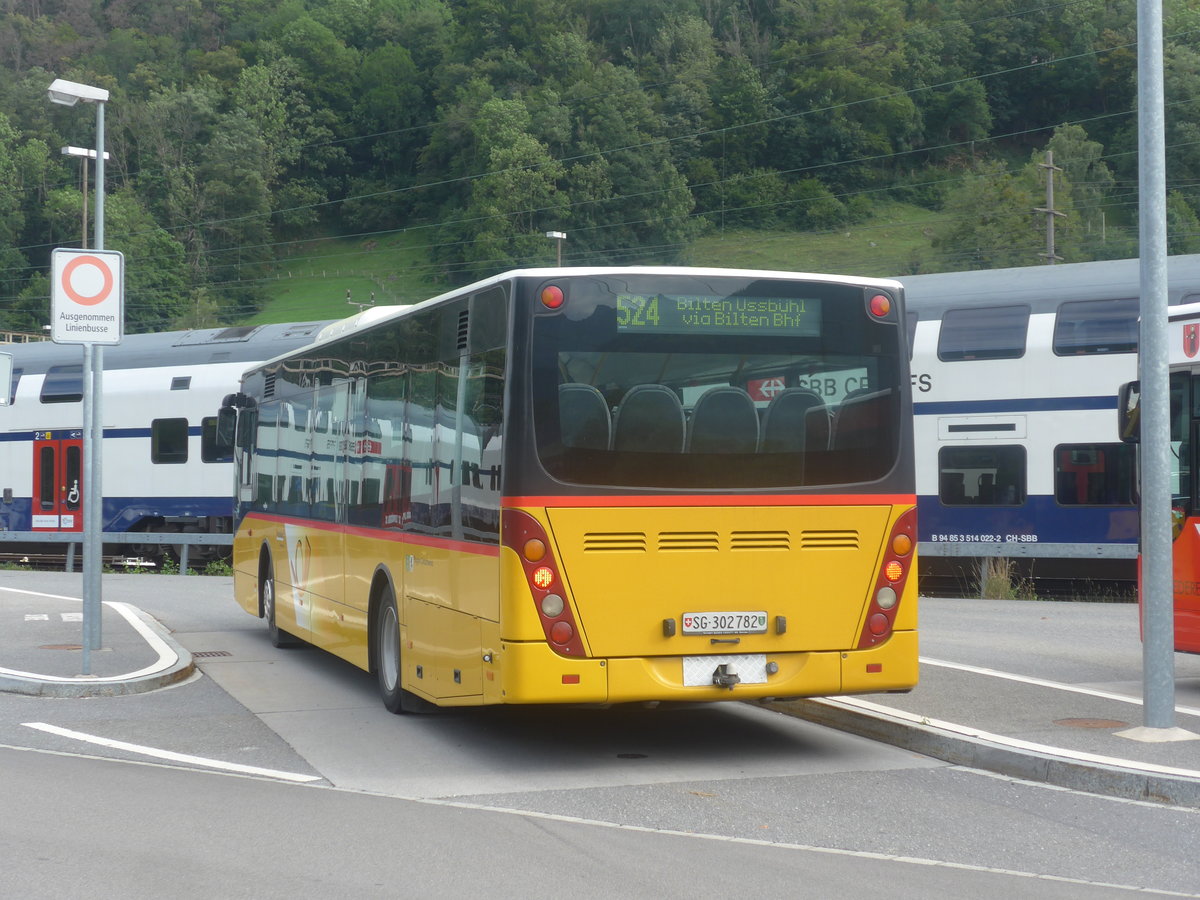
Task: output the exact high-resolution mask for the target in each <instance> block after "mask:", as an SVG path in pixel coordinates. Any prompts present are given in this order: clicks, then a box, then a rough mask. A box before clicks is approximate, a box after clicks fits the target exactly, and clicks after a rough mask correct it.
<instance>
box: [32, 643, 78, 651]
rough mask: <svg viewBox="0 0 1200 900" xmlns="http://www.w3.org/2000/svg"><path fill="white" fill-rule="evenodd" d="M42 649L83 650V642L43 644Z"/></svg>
mask: <svg viewBox="0 0 1200 900" xmlns="http://www.w3.org/2000/svg"><path fill="white" fill-rule="evenodd" d="M38 649H40V650H82V649H83V644H42V646H41V647H39V648H38Z"/></svg>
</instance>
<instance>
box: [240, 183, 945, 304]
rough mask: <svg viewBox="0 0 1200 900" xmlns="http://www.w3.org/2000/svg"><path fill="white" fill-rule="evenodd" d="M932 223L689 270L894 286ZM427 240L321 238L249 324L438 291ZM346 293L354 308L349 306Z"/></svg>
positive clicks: (890, 223)
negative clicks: (832, 276)
mask: <svg viewBox="0 0 1200 900" xmlns="http://www.w3.org/2000/svg"><path fill="white" fill-rule="evenodd" d="M936 217H937V213H934V212H930V211H929V210H926V209H922V208H920V207H916V206H907V205H904V204H889V205H887V206H885V207H881V208H880V209H879V210H878V211H877V213H876V214H875V216H873V217H872V218H871V219H870V220H868V221H865V222H861V223H859V224H856V225H853V226H847V227H845V228H840V229H838V230H836V231H828V232H819V233H818V232H797V231H762V230H757V229H749V228H739V229H729V230H724V231H722V230H719V229H714V230H712V231H710V232H709V233H708V234H706V235H705V236H703V237H701V238H699V239H698V240H697V241H696V242H695V243H694V244H693V245H692V246H691V247H690V248H688V250H687V251H686V252H685V253H684V255H683V257H682V259H681V262H682V263H683V264H685V265H692V266H718V267H726V268H742V269H778V270H782V271H791V272H833V273H837V274H841V275H876V276H891V275H899V274H903V273H905V272H911V271H914V266H915V264H916V262H917V261H918V260H919V259H921V258H923V257H925V256H927V255H928V254H929V252H930V244H929V235H930V233H931V228H932V224H933V222H934V220H935V219H936ZM426 241H427V238H426V237H425V236H424V235H422V234H416V233H406V232H400V233H396V234H389V235H384V236H378V237H371V238H324V239H320V240H312V241H306V242H303V243H300V244H297V245H296V246H295V248H294V250H293V251H292V253H291V254H290V255H289V256H288V257H286V258H285V259H283V260H281V261H280V262H279V263H278V265H277V269H276V277H275V279H274V280H273V281H272V282H271V284H270V285H269V286H268V295H269V298H270V299H269V301H268V302H267V304H266V305H265V306H264V307H263V309H262V311H261V312H259V313H258V314H257V315H256V316H254V317H253V318H252V319H250V320H249V323H250V324H256V325H257V324H265V323H274V322H303V321H310V320H313V319H340V318H344V317H346V316H350V315H353V314H354V313H356V312H358V310H359V307H358V306H356V305H354V304H356V303H364V304H366V303H370V302H371V299H372V294H373V295H374V302H375V305H378V306H387V305H392V304H407V303H414V302H416V301H419V300H424V299H425V298H427V297H432V296H434V295H436V294H440V293H441V292H442V291H444V290H446V289H447V285H446V284H445V283H444V282H437V281H435V280H434V278H433V277H432V276H433V274H434V273H435V272H436V271H437V269H436V267H435V266H434V265H432V264H431V263H430V261H429V258H428V256H427V254H426ZM347 291H349V292H350V294H349V296H350V301H352V302H347V293H346V292H347Z"/></svg>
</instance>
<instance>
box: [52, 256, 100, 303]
mask: <svg viewBox="0 0 1200 900" xmlns="http://www.w3.org/2000/svg"><path fill="white" fill-rule="evenodd" d="M84 267H86V268H84ZM59 278H60V282H61V286H62V289H63V293H64V294H66V295H67V296H68V297H69V298H70V299H71V300H73V301H74V302H76V303H78V304H79V305H80V306H95V305H96V304H97V303H103V302H104V301H105V300H107V299H108V295H109V294H110V293H112V289H113V273H112V269H110V268H109V264H108V262H106V261H105V260H103V259H101V258H100V257H98V256H90V255H89V256H74V257H72V258H71V260H70V261H69V262H68V263H67V264H66V265H65V266H63V270H62V275H61V276H59ZM97 281H99V287H98V288H97Z"/></svg>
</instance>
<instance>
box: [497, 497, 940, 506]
mask: <svg viewBox="0 0 1200 900" xmlns="http://www.w3.org/2000/svg"><path fill="white" fill-rule="evenodd" d="M916 504H917V495H916V494H721V495H699V494H693V495H687V496H676V497H663V496H659V495H654V496H649V495H641V496H621V497H602V496H596V495H594V494H589V495H587V496H581V497H502V498H501V499H500V505H501V506H503V507H513V508H517V507H525V508H528V507H547V508H553V507H556V506H572V507H576V506H591V507H606V506H611V507H621V506H650V507H654V506H696V507H701V506H916Z"/></svg>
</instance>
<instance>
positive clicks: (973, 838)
mask: <svg viewBox="0 0 1200 900" xmlns="http://www.w3.org/2000/svg"><path fill="white" fill-rule="evenodd" d="M35 577H36V578H37V579H38V586H39V587H40V588H41V589H44V590H47V591H51V592H54V593H63V594H72V593H74V592H75V591H76V590H77V582H78V576H65V575H51V576H47V575H45V573H43V574H41V575H38V576H35ZM105 598H106V599H120V600H124V601H126V602H130V603H133V604H134V605H137V606H140V607H141V608H143V609H145V610H146V611H148V612H149V613H151V614H152V615H154V616H155V617H156V618H158V619H159V620H160V621H162V622H163V623H165V624H166V625H167V626H168V627H169V628H171V629H172V630H173V631H174V632H175V637H176V639H177V640H178V641H179V642H180V643H182V644H183V645H184V646H186V647H188V648H189V649H191V650H192V651H194V652H196V651H199V652H203V653H220V654H228V655H219V656H203V657H201V658H199V659H198V663H199V664H200V666H201V669H202V670H203V675H202V677H200V678H197V679H195V680H193V681H191V682H188V683H186V684H182V685H179V686H176V687H174V688H171V689H168V690H164V691H159V692H155V693H152V694H143V695H134V696H127V697H114V698H97V699H92V700H48V699H40V698H31V697H21V696H15V695H3V694H0V783H3V785H4V790H3V791H2V792H0V812H2V813H3V814H2V815H0V842H2V844H0V846H3V847H5V854H4V864H3V865H2V866H0V895H3V896H13V897H22V898H26V897H29V898H40V897H84V896H87V897H122V898H140V897H147V898H149V897H155V898H158V897H161V896H163V895H165V894H168V893H169V894H170V895H174V896H197V897H199V896H221V897H239V896H244V897H274V896H283V895H285V894H286V895H288V896H291V897H324V896H330V895H332V894H335V893H337V892H345V891H353V892H354V895H355V896H391V897H396V896H432V895H439V896H458V895H464V894H466V893H468V892H471V893H477V892H483V893H487V894H488V895H492V896H499V897H509V896H511V897H517V896H520V897H543V896H544V897H551V896H555V897H557V896H561V895H563V894H570V895H574V896H579V897H601V896H605V897H607V896H613V895H618V894H619V895H623V896H630V897H681V898H682V897H687V898H695V897H707V896H725V895H743V894H747V893H750V894H757V893H761V892H771V893H784V892H786V893H787V895H791V896H812V897H824V896H830V895H833V894H835V893H836V894H838V895H843V894H846V893H847V891H849V893H850V894H851V895H854V896H860V895H863V896H865V895H867V894H868V893H872V894H875V895H877V896H883V897H942V896H945V897H950V896H953V897H962V896H976V897H1004V898H1006V900H1008V898H1011V897H1012V896H1021V897H1027V896H1028V897H1089V898H1091V897H1104V896H1122V895H1126V894H1129V893H1132V891H1133V889H1134V888H1149V889H1151V890H1154V891H1160V892H1177V895H1179V894H1182V895H1186V896H1197V895H1200V860H1198V859H1197V857H1196V854H1195V847H1196V843H1197V837H1200V813H1198V812H1196V811H1190V810H1182V809H1176V808H1170V807H1161V806H1155V805H1151V804H1144V803H1134V802H1129V801H1122V800H1115V799H1109V798H1104V797H1098V796H1093V795H1087V794H1080V793H1074V792H1069V791H1061V790H1055V789H1051V788H1047V787H1044V786H1039V785H1034V784H1028V783H1022V782H1016V781H1012V780H1009V779H1005V778H999V777H995V776H991V775H988V774H986V773H982V772H978V771H974V770H969V769H963V768H961V767H955V766H950V765H946V764H943V763H940V762H937V761H935V760H931V759H928V758H925V757H920V756H916V755H914V754H911V753H907V752H905V751H901V750H898V749H896V748H893V747H888V746H882V745H878V744H874V743H872V742H870V741H866V740H863V739H859V738H855V737H851V736H848V735H844V734H840V733H837V732H831V731H828V730H825V729H821V728H819V727H817V726H814V725H811V724H809V723H806V722H801V721H798V720H795V719H790V718H788V717H786V716H782V715H779V714H776V713H772V712H769V711H766V710H763V709H759V708H755V707H751V706H744V705H740V704H729V705H716V706H699V707H693V708H682V709H670V710H667V709H659V710H642V709H638V710H555V709H537V710H507V709H484V710H471V711H460V712H452V713H446V714H439V715H433V716H422V717H397V716H391V715H388V714H387V713H386V712H385V711H384V710H383V708H382V706H381V705H380V703H379V700H378V698H377V696H376V693H375V691H376V689H375V684H374V679H373V678H372V677H371V676H369V675H367V674H366V673H362V672H359V671H358V670H356V669H353V668H352V667H350V666H348V665H346V664H344V663H342V662H340V661H338V660H336V659H334V658H332V657H330V656H327V655H325V654H322V653H320V652H318V651H315V650H311V649H300V650H290V651H289V650H277V649H275V648H272V647H271V646H270V644H269V643H268V642H267V639H266V633H265V628H264V627H263V626H262V623H261V622H259V621H257V620H255V619H253V618H251V617H249V616H246V615H245V614H244V613H242V612H241V610H240V609H238V608H237V607H236V606H235V605H234V604H233V601H232V599H231V596H230V589H229V580H228V579H220V578H217V579H213V578H196V577H190V578H171V577H161V576H114V577H111V578H106V583H105ZM952 603H953V601H946V602H945V603H943V602H940V601H931V602H929V603H927V604H926V608H925V609H926V614H925V617H924V623H923V628H924V636H925V637H924V645H925V650H926V652H928V653H930V654H932V655H934V656H937V657H939V658H947V659H952V660H953V661H957V662H964V663H970V664H973V665H984V666H992V667H997V668H1000V667H1001V666H999V665H998V663H999V662H1001V661H1003V662H1004V663H1005V667H1007V668H1008V669H1010V670H1011V669H1012V668H1013V667H1014V666H1021V665H1029V666H1045V669H1044V670H1042V671H1027V672H1025V674H1031V675H1036V676H1038V677H1047V678H1057V679H1059V680H1074V681H1078V680H1079V678H1081V677H1082V678H1086V679H1089V680H1094V681H1104V680H1105V678H1106V677H1109V675H1111V674H1112V673H1111V670H1110V669H1109V668H1107V666H1108V665H1109V663H1108V662H1107V660H1111V657H1112V654H1113V653H1116V652H1121V653H1124V652H1127V651H1126V650H1125V649H1124V647H1125V645H1126V644H1127V643H1128V640H1127V638H1128V636H1127V634H1125V623H1123V621H1122V617H1124V616H1127V615H1128V611H1129V608H1124V609H1108V610H1104V609H1100V610H1096V611H1093V610H1092V609H1088V610H1087V611H1086V612H1087V617H1088V621H1089V623H1090V624H1089V629H1090V630H1089V632H1088V635H1087V640H1079V639H1078V637H1079V635H1078V629H1079V624H1078V622H1076V623H1074V624H1072V623H1071V622H1068V621H1066V618H1067V613H1066V612H1064V611H1063V610H1062V609H1057V608H1055V607H1056V605H1054V604H1045V605H1044V606H1046V607H1047V609H1045V610H1043V609H1038V608H1037V607H1039V606H1043V604H1016V605H1012V604H1010V605H1007V606H1005V605H1001V606H999V607H997V608H995V609H985V608H983V607H981V606H980V605H979V601H973V602H972V604H971V606H970V608H969V610H964V609H963V607H961V606H959V607H955V606H953V605H950V604H952ZM997 615H1010V616H1038V617H1039V619H1038V621H1043V620H1042V619H1041V618H1040V617H1042V616H1046V615H1049V616H1062V617H1063V618H1064V621H1063V622H1062V625H1061V627H1062V628H1063V629H1064V630H1070V629H1074V631H1075V641H1074V643H1075V644H1076V645H1078V646H1079V647H1080V649H1079V651H1078V652H1079V654H1080V655H1081V659H1079V660H1068V661H1066V662H1063V661H1062V660H1061V659H1055V660H1053V661H1050V662H1045V661H1041V660H1042V657H1043V656H1044V654H1042V653H1041V652H1040V651H1038V649H1037V648H1030V647H1028V646H1026V647H1024V648H1013V647H1005V646H1000V647H995V648H988V647H986V646H985V647H984V648H983V649H980V648H979V645H980V643H981V642H982V643H984V644H986V637H987V635H988V633H989V630H988V629H987V627H986V626H987V623H988V621H989V617H992V619H994V617H995V616H997ZM1055 627H1058V626H1057V623H1056V624H1055ZM1093 632H1094V633H1093ZM1110 637H1111V639H1112V641H1113V642H1114V643H1111V644H1110V643H1109V639H1110ZM1134 646H1136V643H1135V645H1134ZM1088 648H1091V649H1088ZM1059 649H1061V648H1059ZM1073 652H1074V651H1073ZM1058 656H1061V654H1058ZM1064 676H1070V678H1069V679H1067V678H1064ZM33 724H41V725H44V726H48V727H49V728H51V729H53V730H51V731H47V730H42V729H40V728H34V727H31V725H33ZM86 738H92V739H100V740H105V741H109V742H113V741H119V742H124V743H123V745H121V746H112V745H111V743H110V744H109V745H101V744H96V743H91V742H89V741H88V740H87V739H86ZM128 745H133V746H132V747H131V746H128ZM17 748H20V749H17ZM139 748H140V749H139ZM152 751H153V752H157V751H168V752H171V753H175V754H185V755H186V756H187V757H188V759H187V761H185V762H179V761H171V760H163V759H161V758H159V757H155V756H152V755H150V754H151V752H152ZM230 766H242V767H254V768H255V769H256V770H266V771H267V774H266V775H263V776H259V777H245V776H244V775H238V774H236V773H233V772H230V771H229V768H228V767H230ZM222 767H225V768H222ZM271 773H273V774H271ZM288 779H290V780H288ZM304 779H307V780H304ZM848 886H852V889H851V888H850V887H848Z"/></svg>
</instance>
